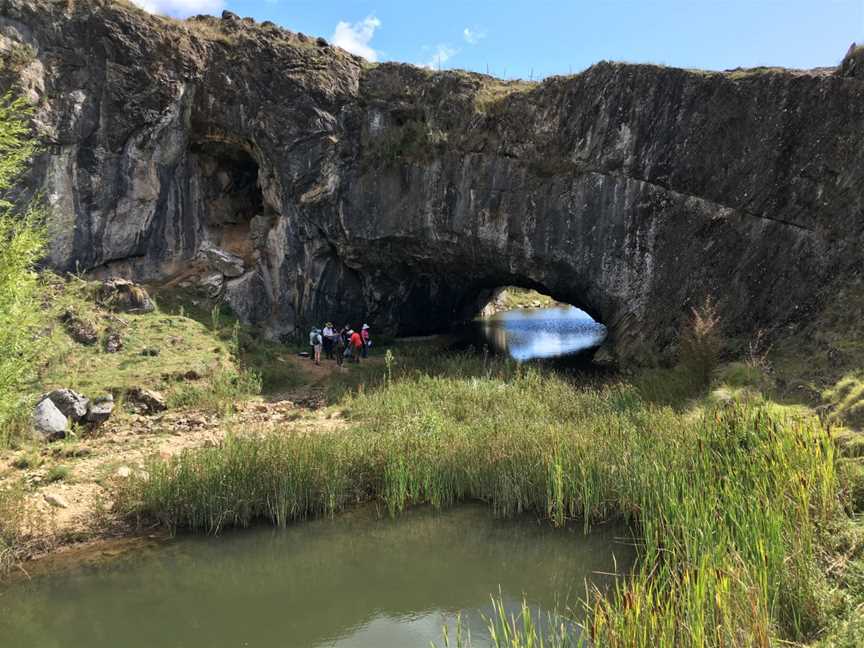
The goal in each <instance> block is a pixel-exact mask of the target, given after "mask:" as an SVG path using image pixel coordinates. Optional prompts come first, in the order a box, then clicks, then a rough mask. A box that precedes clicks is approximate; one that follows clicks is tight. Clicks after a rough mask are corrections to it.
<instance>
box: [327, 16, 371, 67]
mask: <svg viewBox="0 0 864 648" xmlns="http://www.w3.org/2000/svg"><path fill="white" fill-rule="evenodd" d="M380 26H381V21H380V20H378V19H377V18H376V17H375V16H366V18H364V19H363V20H361V21H360V22H356V23H354V24H353V25H352V24H350V23H347V22H345V21H343V20H340V21H339V24H337V25H336V29H335V30H334V31H333V36H332V37H331V38H330V40H331V42H332V43H333V44H334V45H336V46H337V47H341V48H342V49H344V50H348V51H349V52H351V53H352V54H357V55H359V56H362V57H363V58H365V59H368V60H370V61H377V60H378V52H376V51H375V50H374V49H372V47H371V45H370V43H371V42H372V37H373V36H374V35H375V30H376V29H378V28H379V27H380Z"/></svg>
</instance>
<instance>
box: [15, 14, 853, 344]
mask: <svg viewBox="0 0 864 648" xmlns="http://www.w3.org/2000/svg"><path fill="white" fill-rule="evenodd" d="M842 46H843V45H840V47H841V48H842ZM15 48H18V49H15ZM21 48H25V49H26V51H28V52H32V56H31V57H30V58H27V56H18V58H16V61H17V62H16V67H15V75H12V76H10V74H9V73H8V70H9V69H11V68H8V67H7V71H6V72H4V75H5V77H6V83H7V84H12V83H13V82H15V83H17V84H18V87H19V88H20V89H21V90H22V91H23V92H24V93H25V94H26V95H27V96H28V97H29V98H30V99H31V100H32V101H34V103H35V104H36V105H37V112H36V123H37V126H38V128H39V130H40V132H41V134H42V135H43V137H45V139H46V140H47V141H48V142H49V143H50V145H49V146H48V147H47V148H46V151H45V154H44V155H42V157H41V158H40V160H39V163H38V164H37V167H36V169H35V171H34V173H33V176H32V189H33V190H34V191H35V190H37V189H38V190H42V191H43V192H44V195H45V196H46V197H47V198H48V201H49V203H50V205H51V207H52V215H51V220H50V223H49V229H50V233H51V249H50V260H51V263H52V264H53V265H54V266H55V267H56V268H58V269H61V270H74V269H76V268H81V269H86V270H92V271H94V272H97V273H99V272H101V273H105V274H106V275H111V274H115V273H116V274H123V275H124V276H128V277H129V278H131V279H134V280H136V281H158V280H163V279H168V278H171V277H173V276H174V275H176V274H178V273H180V272H182V271H184V270H185V269H187V268H188V267H189V265H190V264H191V263H193V261H194V260H195V259H198V258H200V255H201V251H202V250H203V249H206V248H208V247H209V248H215V249H218V250H221V251H224V252H225V253H226V254H229V255H231V256H232V258H235V259H237V260H239V261H238V262H237V263H235V264H234V266H232V267H233V268H234V269H239V270H240V271H241V274H239V276H236V277H235V276H230V275H229V276H228V277H227V278H224V279H223V277H224V273H223V274H222V275H219V281H218V282H215V283H214V290H216V291H221V292H222V293H223V294H224V296H225V299H226V300H227V301H228V302H229V303H230V304H231V305H232V307H233V308H234V309H235V310H237V311H238V312H239V314H240V315H241V316H242V317H243V318H244V319H245V320H246V321H247V322H251V323H255V324H259V325H261V326H262V327H263V328H264V329H265V330H266V331H267V332H268V333H269V334H270V335H274V336H276V335H280V334H284V333H288V332H293V331H294V330H295V328H304V329H305V327H306V326H307V325H308V324H309V323H311V322H318V323H320V322H322V321H324V320H326V319H338V320H339V321H355V322H360V321H369V323H370V324H372V325H373V327H374V328H375V329H376V330H379V331H382V332H389V333H395V332H399V333H403V334H421V333H427V332H433V331H439V330H441V329H444V328H446V327H447V326H448V324H449V323H450V322H452V321H453V320H454V319H459V318H461V317H464V316H465V315H466V314H467V313H470V312H471V310H472V309H474V308H476V300H477V296H478V295H479V294H480V293H482V292H483V291H488V290H490V289H492V288H495V287H496V286H501V285H522V286H526V287H532V288H539V289H542V290H543V291H544V292H546V293H548V294H550V295H552V296H553V297H554V298H555V299H556V300H559V301H564V302H568V303H572V304H575V305H578V306H580V307H583V308H584V309H585V310H587V311H588V312H589V313H590V314H591V315H593V316H594V317H595V318H597V319H598V320H600V321H601V322H602V323H604V324H606V325H607V327H608V328H609V332H610V338H611V342H612V344H613V345H614V347H613V348H614V349H615V352H616V353H617V354H618V355H619V357H624V358H633V357H635V356H638V355H640V354H642V353H645V354H646V355H650V354H654V353H664V352H667V351H669V350H670V349H672V348H673V344H674V340H675V339H676V332H677V330H678V328H679V327H680V325H681V322H682V321H683V320H684V318H686V316H687V314H688V312H689V309H690V308H691V307H692V306H693V305H695V304H697V303H699V302H701V301H702V300H703V299H704V298H705V297H706V296H707V295H711V296H713V297H714V299H715V300H716V301H717V302H718V307H719V309H720V312H721V313H723V319H724V322H725V325H726V327H727V329H728V332H729V333H732V334H740V335H749V334H750V333H752V332H753V331H755V330H757V329H769V330H775V331H776V330H782V329H783V327H785V326H787V325H790V324H793V325H794V323H795V322H796V321H799V320H800V319H801V318H802V317H806V316H807V313H809V312H811V311H812V310H813V309H815V308H818V307H819V304H820V300H822V299H823V298H824V295H823V294H822V292H820V287H821V286H824V285H827V284H828V283H829V281H833V280H842V278H843V277H845V276H848V275H850V274H852V273H855V272H857V271H858V270H859V265H860V247H861V234H862V224H864V219H862V218H861V210H862V189H861V187H864V163H862V162H861V157H860V151H861V150H862V147H864V85H862V83H861V81H859V80H858V78H857V76H858V74H857V71H854V73H853V71H851V70H852V68H853V67H854V65H852V63H854V61H852V59H850V60H849V61H847V63H846V68H847V73H846V74H843V73H836V74H835V73H834V71H833V70H816V71H810V72H801V71H782V70H780V71H778V70H753V71H746V70H745V71H741V70H738V71H734V72H730V73H709V72H699V71H687V70H681V69H672V68H665V67H658V66H651V65H622V64H612V63H599V64H597V65H595V66H593V67H591V68H590V69H588V70H586V71H585V72H583V73H581V74H579V75H575V76H571V77H566V78H565V77H553V78H550V79H547V80H546V81H544V82H542V83H538V84H527V83H522V82H509V83H507V82H502V81H499V80H496V79H493V78H491V77H488V76H484V75H478V74H470V73H465V72H458V71H448V72H438V73H435V72H430V71H426V70H421V69H418V68H415V67H412V66H408V65H399V64H381V65H372V64H369V63H367V62H365V61H363V60H362V59H360V58H358V57H355V56H352V55H350V54H348V53H346V52H344V51H342V50H339V49H338V48H334V47H332V46H329V45H328V44H327V43H326V41H323V40H320V39H319V40H318V41H314V40H311V39H309V38H307V37H304V36H302V35H298V34H295V33H292V32H291V31H289V30H286V29H281V28H279V27H277V26H275V25H273V24H272V23H270V24H263V25H259V24H255V23H253V22H251V21H246V20H236V19H234V18H232V17H230V16H229V17H227V18H226V19H222V20H220V19H217V18H197V19H192V20H190V21H187V22H185V23H177V22H176V21H168V20H165V19H161V18H158V17H154V16H150V15H148V14H145V13H143V12H141V11H138V10H136V9H134V8H131V7H127V6H125V5H123V4H118V3H108V2H99V1H96V0H78V2H75V3H66V2H50V1H49V0H27V1H25V0H7V1H6V2H5V3H4V4H3V5H2V17H0V50H2V51H5V52H7V53H9V52H12V51H13V50H14V51H16V52H19V54H20V53H21V52H22V51H24V50H22V49H21ZM856 60H857V59H856ZM13 77H14V78H13ZM240 261H242V265H240V263H239V262H240ZM234 269H232V270H231V274H235V273H234ZM214 281H215V280H214ZM211 283H212V282H211ZM216 283H218V287H217V286H216Z"/></svg>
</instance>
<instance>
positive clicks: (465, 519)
mask: <svg viewBox="0 0 864 648" xmlns="http://www.w3.org/2000/svg"><path fill="white" fill-rule="evenodd" d="M622 533H623V532H622V530H621V529H615V530H611V529H607V530H605V531H603V530H600V531H597V532H592V533H591V534H590V535H588V536H584V535H583V534H582V531H581V528H580V529H573V530H571V529H564V530H561V529H557V530H556V529H552V528H550V527H549V526H548V525H546V524H538V523H537V522H536V521H534V520H533V519H526V518H523V519H520V520H509V521H505V520H499V519H495V518H493V517H492V515H491V514H490V512H489V510H488V509H487V508H485V507H481V506H464V507H459V508H457V509H453V510H450V511H446V512H443V513H437V514H435V513H432V512H431V511H428V510H420V511H414V512H410V513H407V514H406V515H404V516H402V517H400V518H398V519H396V520H390V519H383V520H380V519H378V518H377V517H376V516H375V515H374V514H373V513H372V512H370V511H368V510H366V511H358V512H353V513H348V514H345V515H342V516H338V517H336V518H335V519H334V520H319V521H313V522H309V523H304V524H297V525H295V526H292V527H290V528H288V529H285V530H281V531H277V530H272V529H254V530H249V531H243V532H236V533H230V534H227V535H225V536H222V537H219V538H201V537H196V538H181V539H178V540H176V541H174V542H171V543H170V544H168V545H167V546H159V547H157V548H152V549H148V550H146V551H143V550H142V552H139V553H137V554H136V555H128V556H125V557H122V558H119V559H115V560H114V561H112V562H109V563H104V564H102V565H99V566H92V565H91V566H87V567H81V566H79V567H76V568H71V569H69V570H67V571H64V572H61V573H55V574H52V575H47V576H40V577H36V578H34V579H33V580H32V581H31V582H29V583H16V584H13V585H10V586H8V587H6V589H5V590H4V589H0V638H2V639H0V645H2V646H3V647H4V648H18V647H25V646H26V647H28V648H30V647H35V646H38V647H39V648H55V647H56V648H59V647H61V646H62V647H63V648H85V647H86V648H102V647H105V648H107V647H109V646H110V647H111V648H115V647H117V646H124V647H127V648H139V647H140V648H143V647H147V648H156V647H160V648H199V647H200V648H203V647H205V646H206V647H208V648H210V647H222V646H225V647H237V648H240V647H256V648H257V647H261V648H276V647H286V648H318V647H324V646H327V647H336V648H348V647H350V648H373V647H374V648H381V647H382V646H399V647H403V646H405V647H409V646H418V647H428V646H429V645H430V642H436V644H437V645H442V642H441V636H442V634H441V633H442V627H443V626H445V625H447V626H449V627H450V628H451V630H452V629H453V628H454V627H455V625H454V623H455V621H454V620H455V617H456V615H457V613H459V612H460V611H461V613H462V618H463V626H468V627H470V630H471V634H472V638H473V639H475V645H476V646H485V645H488V644H487V642H486V641H485V639H486V638H487V635H486V632H485V624H484V623H483V620H482V616H481V615H483V614H486V615H488V614H490V612H491V608H490V598H489V597H490V595H491V594H493V593H495V594H497V593H498V592H499V589H500V592H501V593H502V594H503V598H504V601H505V602H506V604H507V606H509V607H511V608H512V609H514V610H515V609H517V608H518V606H519V604H520V602H521V600H522V598H523V595H524V596H525V597H527V600H528V602H529V603H530V604H531V605H532V606H533V607H535V608H536V609H538V610H543V611H550V610H553V609H554V608H555V607H556V605H558V606H566V605H573V604H576V603H577V602H578V600H579V598H580V597H581V596H584V592H585V581H586V579H587V580H589V581H591V582H592V583H594V584H596V585H597V586H599V587H601V588H603V587H608V585H609V584H610V582H611V579H612V577H610V576H608V575H604V574H603V573H598V572H605V573H608V572H613V571H614V570H615V569H616V560H615V558H613V554H614V556H615V557H617V569H618V570H619V571H621V570H622V569H623V568H626V566H628V565H630V564H631V562H632V559H633V555H632V549H631V548H630V547H629V546H628V545H627V544H626V543H621V542H619V541H617V540H618V536H619V535H621V534H622ZM622 565H623V566H624V567H622ZM452 636H453V635H452V633H451V637H452ZM478 639H479V641H478Z"/></svg>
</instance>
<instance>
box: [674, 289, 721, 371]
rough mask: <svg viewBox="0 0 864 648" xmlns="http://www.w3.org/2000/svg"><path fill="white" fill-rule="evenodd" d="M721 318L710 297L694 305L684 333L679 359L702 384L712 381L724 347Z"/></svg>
mask: <svg viewBox="0 0 864 648" xmlns="http://www.w3.org/2000/svg"><path fill="white" fill-rule="evenodd" d="M722 344H723V341H722V338H721V337H720V318H719V316H718V314H717V309H716V307H715V306H714V303H713V301H712V300H711V298H710V297H709V298H706V299H705V301H704V302H703V303H702V305H701V306H699V307H698V308H693V309H692V311H691V315H690V321H689V322H688V325H687V327H686V328H685V329H684V331H683V333H682V334H681V341H680V347H681V355H680V359H679V362H680V364H681V365H682V366H683V367H685V368H686V369H687V370H688V371H689V373H690V375H691V377H692V379H693V380H694V381H695V382H696V384H697V385H699V386H700V387H703V388H704V387H707V386H708V385H709V384H710V383H711V378H712V375H713V373H714V369H715V368H716V367H717V364H718V363H719V361H720V351H721V349H722Z"/></svg>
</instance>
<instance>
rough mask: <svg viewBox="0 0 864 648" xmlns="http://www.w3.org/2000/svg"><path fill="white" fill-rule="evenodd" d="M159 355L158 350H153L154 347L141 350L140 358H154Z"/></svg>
mask: <svg viewBox="0 0 864 648" xmlns="http://www.w3.org/2000/svg"><path fill="white" fill-rule="evenodd" d="M160 353H161V351H160V350H159V349H156V348H154V347H147V348H146V349H141V355H142V356H149V357H151V358H155V357H156V356H158V355H159V354H160Z"/></svg>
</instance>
